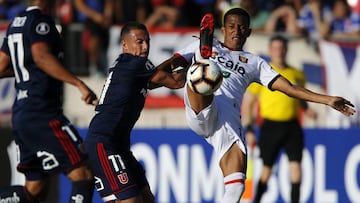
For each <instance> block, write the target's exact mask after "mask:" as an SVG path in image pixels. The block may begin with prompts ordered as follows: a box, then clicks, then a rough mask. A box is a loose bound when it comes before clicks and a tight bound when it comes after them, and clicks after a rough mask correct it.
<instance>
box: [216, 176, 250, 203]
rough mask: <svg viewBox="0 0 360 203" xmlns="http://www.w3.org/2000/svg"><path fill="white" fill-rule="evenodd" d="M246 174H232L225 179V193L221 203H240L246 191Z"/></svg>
mask: <svg viewBox="0 0 360 203" xmlns="http://www.w3.org/2000/svg"><path fill="white" fill-rule="evenodd" d="M245 179H246V176H245V174H244V173H241V172H236V173H232V174H230V175H228V176H226V177H225V178H224V184H225V193H224V196H223V199H222V200H221V203H237V202H240V198H241V196H242V194H243V193H244V190H245V184H244V183H245Z"/></svg>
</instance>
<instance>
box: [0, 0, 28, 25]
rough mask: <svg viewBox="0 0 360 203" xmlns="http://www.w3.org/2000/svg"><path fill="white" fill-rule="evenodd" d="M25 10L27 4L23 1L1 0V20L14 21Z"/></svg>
mask: <svg viewBox="0 0 360 203" xmlns="http://www.w3.org/2000/svg"><path fill="white" fill-rule="evenodd" d="M25 8H26V4H25V3H24V2H23V1H21V0H0V20H5V21H9V20H13V18H14V17H15V16H16V15H17V14H18V13H19V12H20V11H22V10H25Z"/></svg>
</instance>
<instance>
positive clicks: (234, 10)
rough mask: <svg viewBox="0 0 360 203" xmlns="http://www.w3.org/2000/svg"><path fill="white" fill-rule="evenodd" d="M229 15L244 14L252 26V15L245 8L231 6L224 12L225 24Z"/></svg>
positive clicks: (248, 23)
mask: <svg viewBox="0 0 360 203" xmlns="http://www.w3.org/2000/svg"><path fill="white" fill-rule="evenodd" d="M229 15H239V16H244V17H246V23H247V25H248V26H250V15H249V13H248V12H247V11H246V10H245V9H243V8H240V7H233V8H230V9H229V10H227V11H226V12H225V13H224V17H223V25H225V23H226V21H227V17H228V16H229Z"/></svg>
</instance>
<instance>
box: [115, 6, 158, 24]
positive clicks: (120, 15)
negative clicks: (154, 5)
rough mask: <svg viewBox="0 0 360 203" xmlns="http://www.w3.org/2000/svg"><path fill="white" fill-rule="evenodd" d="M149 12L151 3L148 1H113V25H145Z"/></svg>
mask: <svg viewBox="0 0 360 203" xmlns="http://www.w3.org/2000/svg"><path fill="white" fill-rule="evenodd" d="M150 11H151V2H150V1H148V0H132V1H126V0H115V1H114V9H113V13H114V24H124V23H126V22H129V21H137V22H140V23H145V20H146V19H147V17H148V16H149V13H150Z"/></svg>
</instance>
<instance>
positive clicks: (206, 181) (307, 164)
mask: <svg viewBox="0 0 360 203" xmlns="http://www.w3.org/2000/svg"><path fill="white" fill-rule="evenodd" d="M81 133H82V134H86V130H82V131H81ZM305 135H306V137H305V146H306V148H305V149H304V151H303V162H302V169H303V177H302V185H301V202H308V203H313V202H315V203H317V202H318V203H324V202H326V203H338V202H358V201H359V200H360V185H359V183H360V168H359V167H360V156H359V154H360V136H359V135H360V129H355V128H351V129H347V130H324V129H306V131H305ZM132 140H133V144H132V150H133V152H134V155H135V156H136V157H137V159H138V160H139V161H140V162H141V163H142V164H143V166H144V168H145V170H146V172H147V177H148V180H149V182H150V186H151V189H152V192H153V193H154V194H155V196H156V202H158V203H210V202H218V201H219V200H220V199H221V197H222V195H223V192H224V190H223V178H222V174H221V171H220V168H219V165H218V163H217V162H216V160H215V157H214V155H213V153H212V152H213V151H212V148H211V147H210V145H208V144H207V143H206V141H205V140H204V139H203V138H201V137H199V136H197V135H196V134H194V133H193V132H192V131H191V130H187V129H184V130H180V129H136V130H134V132H133V135H132ZM258 154H259V152H258V150H257V149H255V151H254V152H253V153H252V154H251V157H249V161H250V162H252V163H251V164H249V169H248V172H247V176H248V177H247V178H248V179H247V185H246V187H247V188H246V192H245V194H244V196H243V199H242V201H241V202H251V200H252V198H253V196H254V192H255V184H256V183H257V179H258V177H259V175H260V169H261V165H262V163H261V160H260V159H259V156H258ZM60 182H61V184H60V195H59V196H60V197H61V201H60V202H61V203H62V202H66V199H67V197H68V193H69V188H70V185H69V182H68V181H67V180H66V179H65V178H63V179H62V180H61V181H60ZM249 183H250V184H249ZM95 194H96V196H95V199H96V200H95V201H94V202H101V201H100V198H99V196H98V195H97V193H95ZM289 196H290V180H289V173H288V160H287V157H286V155H284V154H281V155H280V156H279V158H278V161H277V162H276V165H275V166H274V171H273V174H272V177H271V178H270V181H269V184H268V190H267V192H266V193H265V194H264V196H263V199H264V200H266V201H264V202H279V203H280V202H289V201H290V197H289Z"/></svg>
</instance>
